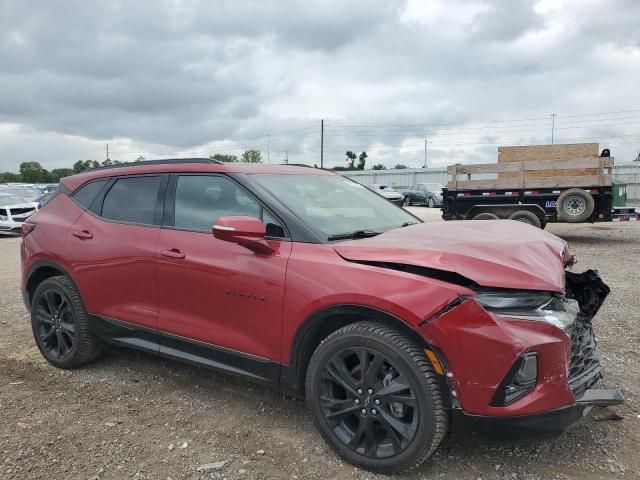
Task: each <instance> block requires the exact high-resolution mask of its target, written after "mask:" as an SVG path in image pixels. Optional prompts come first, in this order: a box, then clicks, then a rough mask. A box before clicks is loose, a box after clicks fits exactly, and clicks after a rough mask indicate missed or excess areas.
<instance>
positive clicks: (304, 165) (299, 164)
mask: <svg viewBox="0 0 640 480" xmlns="http://www.w3.org/2000/svg"><path fill="white" fill-rule="evenodd" d="M280 165H289V166H290V167H307V168H314V167H312V166H311V165H307V164H306V163H281V164H280Z"/></svg>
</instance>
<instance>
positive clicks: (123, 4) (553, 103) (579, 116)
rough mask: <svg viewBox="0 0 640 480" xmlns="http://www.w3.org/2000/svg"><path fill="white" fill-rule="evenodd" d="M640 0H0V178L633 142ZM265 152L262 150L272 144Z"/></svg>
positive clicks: (466, 155) (619, 154)
mask: <svg viewBox="0 0 640 480" xmlns="http://www.w3.org/2000/svg"><path fill="white" fill-rule="evenodd" d="M638 19H640V2H639V1H637V0H542V1H539V2H534V1H529V0H495V1H475V0H455V1H450V0H442V1H440V0H433V1H429V0H424V1H418V0H416V1H412V0H408V1H400V0H397V1H394V0H388V1H386V0H376V1H375V2H374V1H371V0H349V1H347V0H335V1H331V0H330V1H324V0H315V1H313V2H309V1H302V0H299V1H294V0H290V1H284V0H279V1H277V0H274V1H269V0H255V1H241V0H229V1H223V0H201V1H198V0H193V1H192V0H148V1H142V0H136V1H124V0H123V1H117V0H100V1H98V0H93V1H91V0H82V1H72V0H57V1H48V0H29V1H25V0H0V92H1V93H0V170H14V171H15V170H17V166H18V164H19V163H20V162H22V161H29V160H36V161H39V162H40V163H41V164H42V165H43V166H44V167H45V168H48V169H51V168H56V167H65V166H70V165H71V164H72V163H74V162H75V161H76V160H78V159H98V160H103V159H104V158H105V155H106V152H105V146H106V144H109V148H110V152H111V154H110V157H111V158H112V159H120V160H133V159H135V158H137V157H138V156H139V155H143V156H145V157H146V158H162V157H170V156H208V155H212V154H214V153H231V154H238V153H241V152H242V151H243V150H244V149H247V148H257V149H259V150H261V151H262V153H263V155H264V157H265V159H266V157H267V149H268V151H269V158H270V161H271V162H272V163H280V162H281V161H282V159H283V158H284V156H285V155H287V154H288V157H289V161H290V162H304V163H310V164H313V163H319V158H320V119H322V118H324V119H325V124H326V127H325V166H327V165H328V166H333V165H338V164H344V160H343V159H344V152H345V150H348V149H350V150H357V151H361V150H366V151H367V152H368V154H369V160H368V162H369V164H372V163H383V164H385V165H387V166H392V165H395V164H396V163H404V164H407V165H410V166H415V167H417V166H421V165H422V164H423V163H424V140H425V137H426V138H428V141H429V142H430V143H429V145H428V155H429V164H430V165H432V166H437V165H444V164H448V163H455V162H490V161H495V159H496V152H497V147H498V145H517V144H529V143H550V141H551V114H552V113H556V114H557V117H556V129H555V141H556V142H557V143H575V142H581V141H596V142H600V144H601V148H604V147H609V148H611V150H612V154H613V155H614V156H615V157H616V158H617V160H618V162H620V161H630V160H631V159H632V158H634V157H635V156H636V155H637V153H638V149H639V148H640V25H639V24H638ZM267 145H268V146H267Z"/></svg>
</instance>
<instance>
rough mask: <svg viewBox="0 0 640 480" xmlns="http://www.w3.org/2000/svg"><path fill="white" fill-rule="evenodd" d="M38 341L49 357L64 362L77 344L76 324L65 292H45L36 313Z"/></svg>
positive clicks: (41, 296)
mask: <svg viewBox="0 0 640 480" xmlns="http://www.w3.org/2000/svg"><path fill="white" fill-rule="evenodd" d="M34 317H35V323H34V331H35V334H36V340H37V341H38V343H39V345H40V346H41V348H42V349H43V350H44V352H45V354H46V355H47V356H48V357H51V358H53V359H55V360H58V361H63V360H64V359H65V357H67V356H68V355H69V353H70V352H71V351H72V350H73V347H74V345H75V343H76V324H75V321H74V318H73V313H72V311H71V304H70V302H69V299H68V298H67V297H66V295H65V294H64V292H61V291H59V290H57V289H49V290H45V291H44V292H43V293H42V295H40V297H39V298H38V303H37V304H36V309H35V312H34Z"/></svg>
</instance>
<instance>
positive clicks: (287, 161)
mask: <svg viewBox="0 0 640 480" xmlns="http://www.w3.org/2000/svg"><path fill="white" fill-rule="evenodd" d="M284 163H285V165H288V164H289V152H286V151H285V152H284Z"/></svg>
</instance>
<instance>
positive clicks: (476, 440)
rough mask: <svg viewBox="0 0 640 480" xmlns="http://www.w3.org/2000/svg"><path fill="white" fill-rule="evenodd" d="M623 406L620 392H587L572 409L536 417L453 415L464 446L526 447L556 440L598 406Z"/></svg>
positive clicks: (455, 428) (454, 432) (563, 409)
mask: <svg viewBox="0 0 640 480" xmlns="http://www.w3.org/2000/svg"><path fill="white" fill-rule="evenodd" d="M621 403H623V399H622V396H621V395H620V393H619V392H618V391H617V390H608V389H600V388H592V389H589V390H586V391H585V392H584V393H583V394H582V395H581V396H580V397H579V398H577V399H576V403H575V404H574V405H572V406H569V407H565V408H560V409H557V410H552V411H549V412H543V413H537V414H533V415H520V416H510V417H489V416H483V415H471V414H468V413H465V412H463V411H462V410H461V409H460V408H454V409H453V411H452V427H453V434H454V435H455V437H456V438H457V440H458V441H460V442H461V443H469V444H475V445H478V444H479V445H487V446H495V445H523V444H528V443H534V442H537V441H540V440H548V439H551V438H556V437H558V436H559V435H561V434H562V433H564V432H565V431H567V430H569V429H570V428H571V427H572V426H573V425H575V424H576V423H577V422H578V421H580V420H581V419H582V418H584V417H585V416H587V415H588V414H589V412H591V409H592V408H593V407H594V406H608V405H619V404H621Z"/></svg>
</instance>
